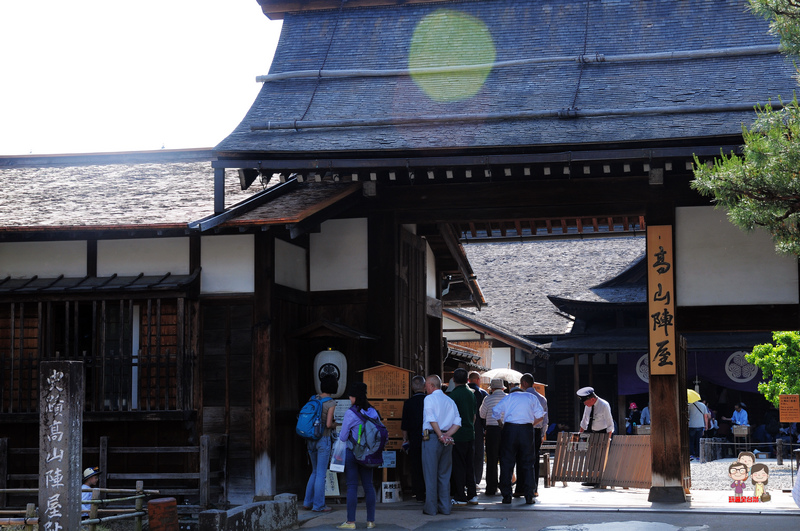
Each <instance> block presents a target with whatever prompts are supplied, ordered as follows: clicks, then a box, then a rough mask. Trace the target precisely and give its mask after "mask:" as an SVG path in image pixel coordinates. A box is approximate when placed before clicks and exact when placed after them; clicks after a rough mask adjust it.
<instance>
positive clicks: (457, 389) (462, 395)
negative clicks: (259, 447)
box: [447, 368, 478, 507]
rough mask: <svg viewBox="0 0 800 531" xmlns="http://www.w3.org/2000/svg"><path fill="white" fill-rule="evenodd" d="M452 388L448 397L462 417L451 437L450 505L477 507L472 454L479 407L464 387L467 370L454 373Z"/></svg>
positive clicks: (465, 385)
mask: <svg viewBox="0 0 800 531" xmlns="http://www.w3.org/2000/svg"><path fill="white" fill-rule="evenodd" d="M453 382H454V383H455V386H454V388H453V390H452V391H451V390H450V388H449V387H448V389H447V391H448V395H449V396H450V398H451V399H452V400H453V402H455V403H456V407H457V408H458V414H459V416H460V417H461V429H459V430H458V431H457V432H456V433H455V434H454V435H453V473H452V475H451V476H450V490H451V493H452V496H453V502H452V503H453V505H454V506H456V507H458V506H463V505H467V504H469V505H477V504H478V492H477V490H476V488H475V470H474V465H473V462H474V452H475V447H474V445H475V414H476V413H477V411H478V405H477V402H476V400H475V394H474V393H473V392H472V389H470V388H469V386H467V371H466V369H461V368H459V369H456V370H455V371H454V372H453Z"/></svg>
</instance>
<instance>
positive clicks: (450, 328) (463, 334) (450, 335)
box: [442, 317, 483, 341]
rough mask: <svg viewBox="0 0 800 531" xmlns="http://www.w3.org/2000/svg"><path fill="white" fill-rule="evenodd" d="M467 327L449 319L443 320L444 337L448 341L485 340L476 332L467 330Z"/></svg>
mask: <svg viewBox="0 0 800 531" xmlns="http://www.w3.org/2000/svg"><path fill="white" fill-rule="evenodd" d="M465 328H467V326H466V325H463V324H461V323H459V322H457V321H453V320H452V319H450V318H448V317H444V318H442V335H443V336H444V337H445V338H446V339H447V340H448V341H465V340H470V339H483V337H481V335H480V334H478V333H477V332H475V331H474V330H465Z"/></svg>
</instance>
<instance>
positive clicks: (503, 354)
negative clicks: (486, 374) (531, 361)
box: [490, 347, 511, 369]
mask: <svg viewBox="0 0 800 531" xmlns="http://www.w3.org/2000/svg"><path fill="white" fill-rule="evenodd" d="M490 368H491V369H510V368H511V348H510V347H502V348H493V349H492V366H491V367H490Z"/></svg>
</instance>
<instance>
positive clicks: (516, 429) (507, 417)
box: [492, 375, 544, 505]
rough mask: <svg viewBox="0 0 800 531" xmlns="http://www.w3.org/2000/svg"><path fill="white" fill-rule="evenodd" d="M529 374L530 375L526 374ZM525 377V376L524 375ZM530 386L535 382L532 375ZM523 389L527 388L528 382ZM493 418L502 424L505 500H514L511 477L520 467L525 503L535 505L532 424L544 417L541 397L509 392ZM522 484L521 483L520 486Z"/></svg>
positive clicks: (493, 411) (519, 472)
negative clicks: (512, 497)
mask: <svg viewBox="0 0 800 531" xmlns="http://www.w3.org/2000/svg"><path fill="white" fill-rule="evenodd" d="M526 376H530V375H526ZM523 378H524V376H523ZM526 383H527V384H528V386H531V385H533V377H531V378H530V382H526ZM522 385H523V390H524V389H525V388H526V387H525V385H526V384H525V383H523V384H522ZM492 417H493V418H494V419H495V420H497V421H498V424H499V425H500V426H501V434H500V493H501V494H502V495H503V502H502V503H506V504H508V503H511V476H512V475H513V472H514V466H515V465H516V467H517V481H518V482H520V481H521V482H523V485H522V492H524V493H525V503H526V504H527V505H533V504H534V503H536V500H535V499H534V497H533V491H534V485H533V478H534V475H533V432H534V430H533V425H534V424H536V423H538V422H540V421H541V420H542V418H544V409H542V405H541V404H540V403H539V399H538V398H536V396H534V395H533V394H531V393H524V392H517V393H509V395H508V396H506V397H505V398H504V399H503V400H501V401H500V403H499V404H497V405H496V406H495V407H494V409H493V410H492ZM518 487H519V485H518Z"/></svg>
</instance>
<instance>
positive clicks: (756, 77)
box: [215, 0, 796, 179]
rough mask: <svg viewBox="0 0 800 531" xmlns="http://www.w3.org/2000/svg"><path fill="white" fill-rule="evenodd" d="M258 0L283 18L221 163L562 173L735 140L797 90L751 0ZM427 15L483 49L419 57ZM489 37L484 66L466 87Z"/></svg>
mask: <svg viewBox="0 0 800 531" xmlns="http://www.w3.org/2000/svg"><path fill="white" fill-rule="evenodd" d="M262 4H264V10H265V11H269V6H270V5H273V4H274V5H275V11H280V10H281V9H285V10H286V11H285V12H282V13H281V16H282V17H283V19H284V22H283V29H282V33H281V39H280V43H279V46H278V49H277V52H276V54H275V58H274V60H273V63H272V66H271V68H270V71H269V75H266V76H263V77H261V78H260V79H261V81H262V82H263V88H262V90H261V92H260V94H259V96H258V97H257V99H256V101H255V102H254V104H253V106H252V107H251V109H250V111H249V112H248V113H247V115H246V117H245V118H244V119H243V120H242V122H241V124H240V125H239V126H238V127H237V128H236V129H235V131H234V132H233V133H232V134H231V135H229V136H228V137H227V138H226V139H224V140H223V141H222V142H221V143H220V144H219V145H218V146H216V148H215V149H216V151H217V153H218V154H220V155H221V156H222V157H223V158H225V157H227V158H230V159H235V158H246V157H247V156H249V155H252V154H254V153H258V154H260V155H259V160H261V161H262V162H263V163H264V164H265V167H266V166H267V165H269V164H270V163H271V161H272V163H275V164H277V161H284V162H285V164H283V165H281V164H277V166H280V168H279V169H280V170H281V171H283V170H287V171H288V170H289V169H291V168H289V166H292V165H295V166H298V167H299V166H303V165H304V163H303V162H302V161H303V160H306V161H308V163H307V166H308V167H309V168H311V167H314V165H315V164H319V165H320V166H321V165H322V161H323V159H325V161H330V160H333V161H335V160H336V159H340V158H342V157H350V158H353V159H354V160H355V159H359V160H364V159H365V158H368V157H377V158H381V157H394V158H397V159H398V160H396V161H391V162H386V164H387V165H396V167H397V171H398V172H400V171H401V170H403V171H405V170H406V169H407V168H408V167H410V166H412V165H413V163H412V164H404V161H403V160H402V158H403V157H406V156H409V155H420V154H424V155H425V156H432V155H436V154H438V155H449V156H460V157H470V156H471V157H476V160H474V161H472V162H470V164H472V165H473V166H472V167H473V168H480V172H478V171H475V172H474V176H475V177H480V178H483V177H484V171H483V168H484V167H485V168H487V174H488V173H489V169H488V166H489V165H490V164H491V161H489V160H488V159H484V160H483V161H481V159H480V157H482V156H484V155H487V154H490V153H497V152H498V151H502V152H504V153H506V154H508V156H512V155H513V156H516V157H522V158H525V157H528V158H527V159H526V160H528V161H531V160H533V159H532V158H531V156H532V155H531V153H536V154H537V156H538V157H540V158H541V159H542V160H546V161H549V162H552V161H553V160H556V159H558V160H560V161H563V162H564V163H565V164H566V163H568V162H569V161H573V163H574V161H575V160H578V158H579V153H577V152H576V151H575V150H577V149H581V148H598V147H602V146H606V147H608V146H610V145H613V146H615V148H619V147H620V146H632V145H637V144H641V143H647V142H649V143H650V147H653V146H654V145H657V146H660V147H663V146H675V147H680V146H682V145H683V146H685V145H686V144H685V143H684V144H681V142H686V141H687V139H691V142H692V144H693V145H698V143H703V142H705V144H707V145H710V146H711V145H713V146H719V145H721V144H723V143H726V142H728V143H730V144H733V145H735V144H738V143H739V140H738V139H740V136H741V126H742V124H748V123H750V122H752V120H753V119H754V113H753V107H754V106H755V105H757V104H764V103H766V102H767V101H769V100H770V99H771V100H772V101H773V102H777V101H778V98H781V97H782V98H783V99H784V100H787V99H791V97H792V93H793V91H794V90H795V88H796V81H795V80H794V78H793V75H794V73H795V72H794V68H793V66H792V63H791V61H790V60H789V59H787V58H785V57H784V56H782V55H781V54H780V53H779V51H778V41H777V39H776V38H775V37H774V36H772V35H769V34H768V32H767V24H766V22H765V21H763V20H762V19H760V18H757V17H755V16H754V15H753V14H752V13H750V12H749V11H748V10H747V2H746V0H685V1H681V2H675V1H672V0H657V1H652V2H642V1H640V0H620V1H617V2H587V1H585V0H543V1H537V2H520V1H515V0H491V1H490V0H484V1H476V0H463V1H453V2H391V1H385V2H384V1H381V2H356V3H342V4H338V3H331V2H327V3H326V2H303V1H294V2H289V1H285V2H278V1H275V2H272V1H270V0H262ZM323 4H324V5H323ZM333 4H336V5H333ZM387 4H388V5H387ZM280 6H283V7H282V8H281V7H280ZM312 6H317V7H320V6H322V7H328V9H327V10H325V9H323V10H311V9H310V8H311V7H312ZM289 9H295V11H289ZM306 9H309V10H306ZM431 21H433V22H434V23H436V24H441V30H440V32H441V33H442V34H445V33H447V30H448V28H449V27H451V26H448V24H450V23H454V24H458V23H464V24H470V25H472V27H474V28H477V29H476V31H474V32H472V33H471V34H480V35H481V36H482V37H483V40H478V41H475V40H470V39H469V38H466V37H465V38H464V40H462V41H458V42H457V44H458V46H459V48H458V51H459V52H460V53H458V54H453V55H449V56H448V55H447V54H445V53H439V54H437V53H431V54H430V58H429V59H427V61H428V62H427V63H426V62H425V61H426V60H425V59H424V57H427V56H425V55H424V53H423V59H422V60H420V61H421V62H414V58H417V57H418V56H417V55H414V54H416V53H417V52H416V50H417V48H415V46H418V45H420V46H422V44H424V43H422V44H421V43H420V41H419V40H417V41H415V32H416V31H417V30H418V29H419V28H420V27H423V25H424V24H426V23H430V22H431ZM435 34H436V33H435V32H434V35H435ZM311 36H313V37H311ZM454 38H455V37H453V33H450V34H449V39H450V41H451V42H452V40H453V39H454ZM446 42H448V40H447V39H441V40H440V41H437V43H434V44H432V46H446V44H444V43H446ZM476 42H477V43H478V44H476ZM486 42H490V43H491V45H492V46H493V48H494V58H493V60H492V61H490V62H488V63H485V64H488V65H489V66H488V74H487V76H486V78H485V80H483V81H481V80H480V79H478V80H477V81H476V77H475V71H476V67H475V66H474V65H475V62H476V61H477V62H480V61H485V58H486V57H487V56H486V54H485V53H483V52H485V50H483V49H479V48H481V46H485V44H480V43H486ZM423 48H424V46H423ZM435 51H436V49H435V48H434V52H435ZM436 57H451V58H453V59H451V60H450V61H449V62H447V64H444V65H442V64H437V62H436V61H437V59H436ZM412 63H413V64H412ZM455 63H458V64H455ZM413 65H422V66H424V67H425V68H430V69H429V70H423V71H421V72H423V74H424V76H427V78H428V81H429V82H431V83H432V85H433V86H434V88H433V89H431V88H430V86H431V85H430V83H429V84H428V85H426V84H425V83H424V82H422V81H420V79H421V78H420V77H419V76H417V74H418V73H419V72H420V71H415V72H412V69H411V68H410V66H413ZM440 67H443V68H440ZM437 68H438V70H437ZM480 68H483V67H480ZM480 68H479V69H480ZM412 74H413V75H412ZM479 77H480V76H479ZM467 83H480V86H479V88H478V90H477V91H476V92H475V94H474V95H469V96H466V97H462V98H454V97H449V96H448V93H447V90H448V87H452V86H459V85H463V84H467ZM437 85H438V87H439V88H440V89H442V91H441V92H439V93H432V92H431V90H434V91H435V90H437V89H436V86H437ZM426 87H427V88H426ZM653 143H657V144H653ZM715 151H716V152H715V153H712V156H713V155H714V154H718V153H719V149H718V148H717V149H716V150H715ZM573 155H574V157H573ZM634 155H635V154H634V153H632V154H631V156H634ZM639 155H641V153H640V154H639ZM645 158H646V157H645ZM290 159H291V160H293V162H292V163H291V164H289V163H288V162H286V161H287V160H290ZM537 160H538V159H537ZM372 162H373V164H372V165H373V167H377V166H379V165H380V164H381V161H380V160H375V161H372ZM434 162H435V161H432V163H431V166H434V165H435V166H437V167H444V166H445V165H446V164H447V161H440V162H441V164H434ZM462 162H463V161H462ZM534 162H535V161H534ZM645 162H646V161H645ZM587 164H588V162H587ZM551 169H552V170H553V171H554V172H555V171H558V172H560V171H561V168H560V167H559V168H549V167H548V168H547V170H548V171H549V170H551ZM494 170H495V171H494V174H493V177H494V178H497V177H498V175H497V171H496V170H497V168H494ZM576 170H580V167H574V166H573V167H572V171H573V172H574V171H576ZM343 171H344V172H345V173H347V171H360V172H365V171H367V172H368V171H369V170H368V169H366V167H364V168H360V169H359V168H351V169H350V170H343ZM425 171H426V170H425V168H417V169H416V172H415V173H416V177H417V178H420V177H423V178H424V176H425ZM431 171H432V172H433V171H434V170H433V169H431ZM540 171H545V169H544V168H532V169H531V172H532V174H536V173H537V172H540ZM592 171H596V170H595V169H592ZM611 171H612V172H614V171H616V169H615V168H611ZM620 171H622V170H621V169H620ZM462 173H463V172H462ZM601 173H602V170H601ZM381 176H382V174H381V175H379V178H380V177H381ZM435 177H436V178H437V179H439V178H442V179H445V178H446V177H445V175H444V172H442V173H441V175H440V174H439V173H438V170H437V171H436V175H435ZM448 177H450V176H448ZM361 178H362V179H363V178H364V177H361ZM385 178H387V179H388V178H390V177H385ZM398 179H399V176H398Z"/></svg>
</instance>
